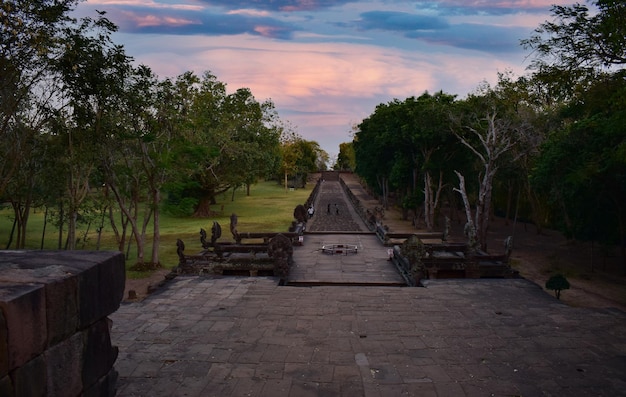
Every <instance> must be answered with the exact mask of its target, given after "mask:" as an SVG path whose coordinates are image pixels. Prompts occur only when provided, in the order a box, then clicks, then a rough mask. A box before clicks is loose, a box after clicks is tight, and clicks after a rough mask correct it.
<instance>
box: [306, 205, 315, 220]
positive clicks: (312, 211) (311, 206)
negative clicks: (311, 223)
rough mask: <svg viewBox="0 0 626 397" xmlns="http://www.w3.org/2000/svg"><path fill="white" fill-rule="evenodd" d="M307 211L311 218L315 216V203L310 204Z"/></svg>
mask: <svg viewBox="0 0 626 397" xmlns="http://www.w3.org/2000/svg"><path fill="white" fill-rule="evenodd" d="M307 212H308V213H309V219H311V218H313V214H315V208H313V204H311V205H310V206H309V209H308V210H307Z"/></svg>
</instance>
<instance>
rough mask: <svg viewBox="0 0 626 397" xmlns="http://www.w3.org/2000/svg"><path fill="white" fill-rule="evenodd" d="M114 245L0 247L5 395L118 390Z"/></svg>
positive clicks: (121, 272) (120, 287)
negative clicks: (95, 248) (91, 248)
mask: <svg viewBox="0 0 626 397" xmlns="http://www.w3.org/2000/svg"><path fill="white" fill-rule="evenodd" d="M125 277H126V276H125V269H124V256H123V255H122V254H120V253H115V252H86V251H71V252H70V251H0V396H6V397H10V396H16V397H17V396H20V397H21V396H79V395H83V396H113V395H115V382H116V379H117V372H116V371H115V369H114V367H113V364H114V362H115V359H116V358H117V348H116V347H114V346H112V345H111V337H110V329H111V324H110V320H109V319H108V317H107V316H108V315H110V314H112V313H113V312H115V311H116V310H117V309H118V308H119V305H120V302H121V301H122V298H123V296H124V284H125V281H126V278H125Z"/></svg>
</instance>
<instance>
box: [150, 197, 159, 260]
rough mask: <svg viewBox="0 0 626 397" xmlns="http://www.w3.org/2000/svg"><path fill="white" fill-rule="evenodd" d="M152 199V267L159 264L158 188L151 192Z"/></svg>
mask: <svg viewBox="0 0 626 397" xmlns="http://www.w3.org/2000/svg"><path fill="white" fill-rule="evenodd" d="M152 197H153V200H152V203H153V208H154V214H153V216H154V218H153V225H154V230H153V231H152V260H151V262H152V265H153V266H154V267H158V266H160V265H161V262H160V261H159V246H160V244H161V231H160V221H161V219H160V215H161V214H160V212H159V203H160V202H161V192H160V191H159V189H155V190H154V191H153V194H152Z"/></svg>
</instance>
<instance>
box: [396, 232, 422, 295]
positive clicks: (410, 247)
mask: <svg viewBox="0 0 626 397" xmlns="http://www.w3.org/2000/svg"><path fill="white" fill-rule="evenodd" d="M400 252H401V253H402V256H404V257H405V258H407V259H408V261H409V263H410V264H411V275H412V276H413V278H414V280H415V285H420V283H421V280H422V279H424V278H425V277H426V268H425V266H424V262H423V261H422V259H424V257H425V256H426V248H425V247H424V244H423V243H422V241H421V240H420V239H419V238H418V237H417V236H416V235H414V234H413V235H412V236H411V237H409V238H408V239H406V241H405V242H404V243H403V244H402V246H401V247H400Z"/></svg>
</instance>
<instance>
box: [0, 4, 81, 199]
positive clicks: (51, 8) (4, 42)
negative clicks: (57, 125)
mask: <svg viewBox="0 0 626 397" xmlns="http://www.w3.org/2000/svg"><path fill="white" fill-rule="evenodd" d="M75 4H76V1H75V0H59V1H53V0H42V1H37V2H32V1H28V0H15V1H3V2H2V3H0V70H1V72H0V196H2V195H3V193H4V191H5V189H6V187H7V185H8V184H9V182H10V181H11V179H12V178H13V177H14V175H16V173H17V172H18V170H19V168H20V166H21V165H22V163H23V162H24V161H26V162H28V161H30V159H29V158H28V154H29V148H30V147H31V145H30V144H29V142H31V141H32V140H33V139H34V135H35V134H37V133H38V132H39V131H41V130H42V128H43V126H44V124H45V122H46V120H47V118H48V117H49V114H48V110H49V108H50V107H51V106H54V102H55V101H54V98H55V94H56V93H57V90H58V88H59V87H57V86H55V85H54V83H53V82H54V80H55V79H54V78H53V76H55V71H54V63H55V61H56V59H58V57H59V54H60V52H61V50H62V49H63V48H64V46H65V41H64V31H65V30H66V29H67V28H68V27H70V26H71V25H72V24H73V23H74V20H73V19H72V18H70V17H69V12H70V11H71V9H72V8H73V7H74V5H75Z"/></svg>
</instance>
